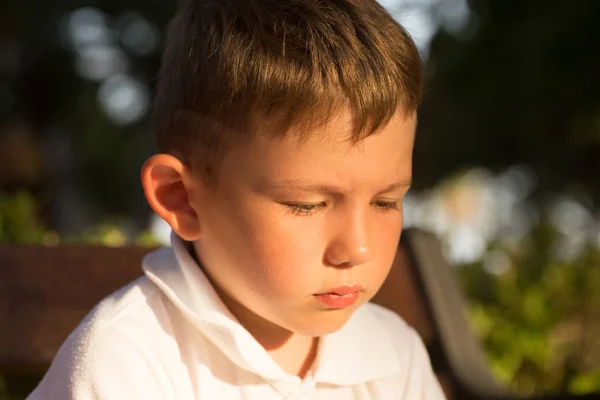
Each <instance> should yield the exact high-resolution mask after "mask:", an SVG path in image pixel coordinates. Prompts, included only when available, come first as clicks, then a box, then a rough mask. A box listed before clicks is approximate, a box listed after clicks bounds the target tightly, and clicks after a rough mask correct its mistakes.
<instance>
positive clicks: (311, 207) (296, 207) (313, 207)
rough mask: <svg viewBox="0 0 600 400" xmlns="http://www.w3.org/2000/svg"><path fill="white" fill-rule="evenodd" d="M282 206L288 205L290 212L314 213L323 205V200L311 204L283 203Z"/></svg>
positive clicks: (304, 214)
mask: <svg viewBox="0 0 600 400" xmlns="http://www.w3.org/2000/svg"><path fill="white" fill-rule="evenodd" d="M283 205H284V206H286V207H288V208H289V209H290V211H291V213H292V214H296V215H301V216H307V215H312V214H314V213H316V212H317V211H319V210H321V209H322V208H324V207H325V205H326V204H325V202H321V203H317V204H311V203H283Z"/></svg>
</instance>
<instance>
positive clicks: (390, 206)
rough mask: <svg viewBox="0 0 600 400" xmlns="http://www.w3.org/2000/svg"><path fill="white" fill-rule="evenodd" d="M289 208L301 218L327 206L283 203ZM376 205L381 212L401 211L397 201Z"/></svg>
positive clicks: (376, 202) (376, 203) (380, 201)
mask: <svg viewBox="0 0 600 400" xmlns="http://www.w3.org/2000/svg"><path fill="white" fill-rule="evenodd" d="M283 204H284V205H285V206H286V207H288V208H289V209H290V211H291V213H292V214H295V215H300V216H308V215H312V214H314V213H316V212H317V211H319V210H321V209H323V208H325V206H326V205H327V204H325V202H321V203H318V204H307V203H283ZM372 204H373V205H375V206H376V207H377V208H378V210H379V211H380V212H387V211H394V210H398V209H399V204H398V202H397V201H382V200H377V201H374V202H373V203H372Z"/></svg>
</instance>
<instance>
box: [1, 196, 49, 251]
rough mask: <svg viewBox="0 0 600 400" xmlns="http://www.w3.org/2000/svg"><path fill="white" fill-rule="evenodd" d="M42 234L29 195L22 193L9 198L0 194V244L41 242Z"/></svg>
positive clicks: (42, 229) (33, 204) (41, 227)
mask: <svg viewBox="0 0 600 400" xmlns="http://www.w3.org/2000/svg"><path fill="white" fill-rule="evenodd" d="M44 234H45V229H44V227H43V226H42V225H41V223H40V222H39V220H38V218H37V211H36V205H35V201H34V199H33V196H32V195H31V194H29V193H27V192H23V191H22V192H18V193H17V194H16V195H13V196H9V195H6V194H4V193H1V192H0V243H15V242H25V243H36V242H41V241H43V238H44Z"/></svg>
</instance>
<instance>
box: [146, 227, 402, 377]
mask: <svg viewBox="0 0 600 400" xmlns="http://www.w3.org/2000/svg"><path fill="white" fill-rule="evenodd" d="M171 246H172V248H171V249H169V248H165V249H159V250H157V251H155V252H152V253H150V254H148V255H147V256H146V257H145V258H144V261H143V264H142V268H143V270H144V273H145V274H146V276H147V277H148V278H149V279H150V280H151V281H152V282H154V283H155V284H156V285H157V286H158V287H159V288H160V289H161V290H162V292H163V293H164V294H165V295H166V296H167V297H168V298H169V299H170V300H171V301H172V302H173V304H174V305H175V306H176V307H177V308H178V309H179V310H180V311H181V312H182V313H183V315H184V316H185V317H186V318H187V319H188V320H189V321H190V322H191V323H192V324H193V325H194V326H195V327H196V328H198V329H199V330H200V331H201V332H202V333H203V334H204V335H205V336H206V337H207V338H208V339H209V340H211V341H212V342H213V343H214V344H215V346H217V347H218V348H219V350H221V352H223V354H225V355H226V357H227V358H229V359H230V360H231V361H232V362H233V363H234V364H236V365H237V366H238V367H240V368H242V369H245V370H247V371H250V372H253V373H255V374H257V375H259V376H262V377H263V378H264V379H266V380H267V381H286V380H287V381H289V379H290V375H288V374H287V373H286V372H285V371H284V370H283V369H282V368H281V367H280V366H279V365H278V364H277V363H275V361H273V359H272V358H271V357H270V355H269V354H268V352H267V351H266V350H265V349H264V348H263V347H262V346H261V345H260V343H258V342H257V341H256V339H254V337H253V336H252V335H251V334H250V333H249V332H248V331H247V330H246V329H245V328H244V327H243V326H242V325H241V324H240V323H239V322H238V321H237V319H236V318H235V317H234V316H233V314H231V312H230V311H229V310H228V309H227V307H226V306H225V305H224V304H223V302H222V301H221V299H220V298H219V296H218V294H217V293H216V291H215V289H214V288H213V287H212V285H211V283H210V281H209V280H208V279H207V277H206V275H204V273H203V272H202V269H201V268H200V267H199V266H198V264H197V263H196V261H195V260H194V259H193V258H192V256H191V255H190V253H189V251H188V249H187V248H186V245H185V243H184V241H183V240H182V239H180V238H179V237H178V236H177V235H176V234H175V233H172V234H171ZM395 353H396V351H395V348H394V345H393V343H392V341H391V338H390V337H388V333H387V329H386V327H384V326H382V324H381V322H380V321H379V320H378V319H377V318H376V317H375V316H374V315H373V314H372V313H370V312H369V311H368V310H367V309H366V308H365V307H362V308H359V309H358V310H357V311H356V312H355V313H354V315H353V316H352V317H351V318H350V319H349V320H348V321H347V322H346V324H345V325H344V326H343V327H342V328H341V329H340V330H339V331H337V332H335V333H332V334H330V335H326V336H324V337H322V338H321V341H320V344H319V351H318V354H317V359H316V360H315V365H314V368H312V371H313V372H312V375H313V378H314V379H315V380H317V381H319V382H326V383H330V384H334V385H354V384H358V383H363V382H366V381H370V380H373V379H376V378H381V377H384V376H388V375H391V374H394V373H397V372H399V371H400V361H399V359H398V357H394V356H392V355H393V354H395ZM383 360H385V361H383Z"/></svg>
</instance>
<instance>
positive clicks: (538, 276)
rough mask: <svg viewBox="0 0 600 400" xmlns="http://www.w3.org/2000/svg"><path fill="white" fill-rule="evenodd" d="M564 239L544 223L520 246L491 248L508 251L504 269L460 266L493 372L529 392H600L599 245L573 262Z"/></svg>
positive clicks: (472, 318) (509, 383) (479, 265)
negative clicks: (560, 247)
mask: <svg viewBox="0 0 600 400" xmlns="http://www.w3.org/2000/svg"><path fill="white" fill-rule="evenodd" d="M558 240H560V235H559V234H558V233H557V232H556V231H555V230H554V229H553V228H552V226H551V225H550V224H549V223H547V222H545V220H542V222H540V223H539V224H538V225H537V226H536V227H535V229H534V230H533V232H532V234H531V235H530V236H529V237H527V239H526V240H523V241H522V243H520V244H519V245H518V246H514V245H512V246H507V245H504V244H502V243H493V244H491V245H490V248H489V251H490V252H492V251H502V252H504V253H505V254H506V255H508V259H509V260H510V264H511V265H510V267H509V268H508V269H507V270H506V271H505V272H503V273H502V274H500V275H493V274H491V273H489V272H487V270H486V268H485V262H484V261H480V262H477V263H474V264H470V265H464V266H462V267H459V268H458V269H457V272H458V274H459V278H460V279H461V281H462V283H463V288H464V290H465V291H466V295H467V298H468V299H469V302H470V317H471V321H472V324H473V327H474V329H475V331H476V333H477V334H478V335H479V337H480V338H481V341H482V343H483V346H484V348H485V350H486V352H487V355H488V357H489V361H490V363H491V368H492V370H493V372H494V374H495V375H496V377H497V378H498V379H499V380H501V381H503V382H504V383H505V384H507V385H509V386H512V387H513V388H515V389H516V390H517V391H518V392H520V393H522V394H525V395H529V394H533V393H536V394H537V393H545V392H560V391H567V392H571V393H582V392H583V393H585V392H590V391H593V390H596V391H597V390H600V343H599V341H598V340H597V339H596V338H598V337H600V319H599V318H597V315H600V249H599V248H598V247H597V246H596V245H595V244H589V245H588V246H587V247H586V248H585V249H584V250H583V251H581V252H580V254H579V255H578V256H577V257H576V258H574V259H570V260H568V261H567V260H564V259H563V258H561V254H560V253H558V252H557V251H556V249H557V247H556V245H555V244H556V243H557V241H558Z"/></svg>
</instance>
